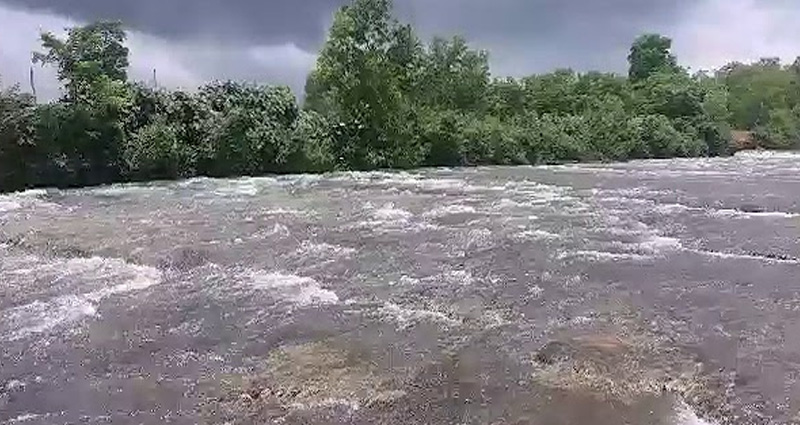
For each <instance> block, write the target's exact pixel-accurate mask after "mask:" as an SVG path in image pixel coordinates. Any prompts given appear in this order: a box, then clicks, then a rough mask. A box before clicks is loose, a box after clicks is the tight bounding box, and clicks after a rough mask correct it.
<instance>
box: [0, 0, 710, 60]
mask: <svg viewBox="0 0 800 425" xmlns="http://www.w3.org/2000/svg"><path fill="white" fill-rule="evenodd" d="M2 2H5V3H7V4H9V5H13V6H14V7H22V8H26V9H29V10H43V11H49V12H52V13H55V14H59V15H62V16H69V17H71V18H73V19H77V20H80V21H86V20H92V19H98V18H113V19H120V20H122V21H124V22H125V23H126V24H127V25H129V26H130V28H132V29H134V30H137V31H141V32H143V33H148V34H153V35H156V36H159V37H163V38H165V39H168V40H192V39H197V38H200V39H205V40H214V41H215V42H222V43H228V44H231V45H239V46H253V45H272V44H283V43H293V44H295V45H297V46H299V47H301V48H303V49H304V50H306V51H309V52H314V51H316V49H318V48H319V46H320V45H321V43H322V42H323V40H324V37H325V34H324V32H325V29H326V27H327V25H328V24H329V22H330V19H331V16H332V14H333V11H334V10H335V9H336V8H338V7H339V6H341V5H342V4H345V3H347V0H270V1H264V0H116V1H109V0H0V3H2ZM694 3H696V1H695V0H605V1H598V0H491V1H489V0H396V1H395V6H396V9H397V12H398V14H399V15H400V16H401V18H403V19H404V20H407V21H411V22H412V23H414V24H415V26H416V27H417V28H418V31H419V32H420V34H422V35H423V37H425V38H430V37H432V36H433V35H439V34H441V35H445V36H448V35H454V34H463V35H465V36H466V37H467V39H469V40H470V41H471V42H473V43H474V44H475V45H476V46H478V47H483V48H487V49H489V50H490V51H491V53H492V62H493V64H495V65H496V66H495V68H496V69H495V71H496V72H497V73H499V74H512V75H519V74H523V73H526V72H534V71H542V70H545V69H549V68H552V67H554V66H566V65H568V64H569V65H572V66H573V67H575V68H577V69H585V68H588V67H600V68H605V69H609V68H610V69H619V68H620V67H621V65H622V64H624V61H625V54H624V46H626V45H627V44H628V43H630V41H631V40H632V39H633V37H635V36H636V35H637V34H638V33H640V32H642V31H643V30H646V29H654V30H655V29H658V30H663V29H668V28H669V27H670V25H671V24H672V23H674V22H675V21H676V20H677V19H678V17H679V16H680V14H681V12H682V11H683V10H685V9H686V8H687V7H689V6H691V5H692V4H694ZM620 47H623V49H620ZM226 76H227V75H226Z"/></svg>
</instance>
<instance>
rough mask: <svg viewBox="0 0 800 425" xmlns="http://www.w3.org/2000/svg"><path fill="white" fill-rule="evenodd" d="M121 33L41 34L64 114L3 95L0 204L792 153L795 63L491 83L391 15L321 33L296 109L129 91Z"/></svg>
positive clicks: (652, 64)
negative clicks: (112, 187) (156, 188)
mask: <svg viewBox="0 0 800 425" xmlns="http://www.w3.org/2000/svg"><path fill="white" fill-rule="evenodd" d="M125 40H126V34H125V31H124V29H123V26H122V25H121V24H120V23H116V22H97V23H93V24H90V25H86V26H80V27H75V28H71V29H69V31H68V33H67V35H66V36H65V37H64V38H59V37H56V36H54V35H52V34H49V33H45V34H42V36H41V42H42V49H41V50H42V51H41V52H38V53H35V54H34V58H35V60H36V61H37V62H39V63H41V64H44V65H48V66H54V67H55V68H56V69H57V71H58V78H59V80H60V81H61V83H62V85H63V90H62V92H63V96H62V98H61V99H59V100H58V101H54V102H51V103H47V104H37V103H36V101H35V99H34V98H33V97H32V96H31V95H29V94H26V93H23V92H21V91H20V90H19V88H18V87H10V88H7V89H5V90H0V190H4V191H9V190H19V189H25V188H29V187H35V186H59V187H73V186H84V185H95V184H103V183H109V182H121V181H143V180H155V179H174V178H184V177H191V176H197V175H203V176H214V177H225V176H239V175H260V174H267V173H295V172H324V171H330V170H369V169H377V168H411V167H420V166H460V165H482V164H542V163H559V162H568V161H606V160H608V161H611V160H614V161H616V160H626V159H632V158H667V157H690V156H705V155H724V154H727V153H729V151H730V150H731V143H730V141H731V135H732V130H736V132H735V133H734V134H742V133H744V134H746V135H747V138H748V139H751V140H752V141H754V143H756V144H758V145H761V146H763V147H766V148H779V149H784V148H794V147H797V146H798V142H800V59H799V60H798V61H796V62H795V63H794V64H792V65H788V66H787V65H783V64H781V62H780V60H778V59H772V58H766V59H762V60H760V61H758V62H756V63H751V64H742V63H731V64H729V65H726V66H724V67H722V68H721V69H718V70H715V71H713V72H700V73H695V74H690V73H689V72H688V70H687V69H685V68H683V67H681V66H680V65H679V64H678V61H677V59H676V57H675V56H674V55H673V54H672V53H671V40H670V39H669V38H667V37H664V36H661V35H658V34H646V35H642V36H641V37H639V38H637V39H636V40H635V41H634V43H633V45H632V46H631V49H630V55H629V56H628V60H629V64H630V69H629V73H628V75H627V76H621V75H616V74H612V73H603V72H585V73H578V72H574V71H572V70H569V69H561V70H556V71H554V72H552V73H549V74H543V75H531V76H528V77H524V78H519V79H517V78H494V77H492V75H491V73H490V69H489V59H488V53H487V52H485V51H480V50H475V49H472V48H470V47H469V46H468V44H467V43H466V42H465V40H464V39H463V38H460V37H454V38H452V39H441V38H436V39H434V40H433V41H431V42H430V43H429V44H423V42H422V41H420V39H419V38H418V37H417V36H416V35H415V32H414V29H413V28H412V27H411V26H410V25H405V24H402V23H400V22H398V21H397V20H396V19H395V18H394V17H393V15H392V5H391V2H390V0H355V1H353V2H352V3H351V4H350V5H349V6H347V7H344V8H342V9H340V10H339V11H338V12H337V13H336V15H335V17H334V21H333V25H332V27H331V30H330V35H329V37H328V39H327V41H326V43H325V44H324V46H323V48H322V51H321V52H320V54H319V58H318V61H317V64H316V67H315V68H314V70H313V71H312V72H311V74H310V76H309V77H308V81H307V84H306V88H305V96H304V99H303V101H302V103H298V102H297V99H296V96H295V95H294V94H293V93H292V91H291V90H290V89H289V88H287V87H274V86H268V85H257V84H252V83H243V82H234V81H227V82H214V83H210V84H207V85H205V86H203V87H200V88H199V89H198V90H196V91H192V92H187V91H170V90H164V89H156V88H151V87H148V86H147V85H145V84H142V83H137V82H131V81H129V80H128V75H127V72H126V70H127V67H128V53H129V52H128V49H127V48H126V47H125Z"/></svg>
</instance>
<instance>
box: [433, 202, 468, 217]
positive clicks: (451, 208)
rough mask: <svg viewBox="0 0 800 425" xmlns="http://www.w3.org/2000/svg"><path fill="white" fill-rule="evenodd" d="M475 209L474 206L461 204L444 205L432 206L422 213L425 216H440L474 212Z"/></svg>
mask: <svg viewBox="0 0 800 425" xmlns="http://www.w3.org/2000/svg"><path fill="white" fill-rule="evenodd" d="M476 212H477V211H476V210H475V208H474V207H471V206H468V205H461V204H453V205H446V206H443V207H438V208H434V209H432V210H430V211H428V212H426V213H425V214H424V216H425V217H426V218H441V217H446V216H449V215H458V214H475V213H476Z"/></svg>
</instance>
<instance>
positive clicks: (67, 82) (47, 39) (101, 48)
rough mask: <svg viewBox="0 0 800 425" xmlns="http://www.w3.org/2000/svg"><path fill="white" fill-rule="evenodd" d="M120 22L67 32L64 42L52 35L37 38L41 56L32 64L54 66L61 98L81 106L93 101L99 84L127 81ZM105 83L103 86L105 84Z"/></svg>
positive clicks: (35, 56)
mask: <svg viewBox="0 0 800 425" xmlns="http://www.w3.org/2000/svg"><path fill="white" fill-rule="evenodd" d="M125 40H126V34H125V31H124V30H123V29H122V24H121V23H120V22H96V23H92V24H89V25H85V26H80V27H74V28H69V29H68V31H67V38H66V39H60V38H58V37H57V36H55V35H53V34H52V33H43V34H42V35H41V41H42V48H43V49H44V50H45V51H44V52H36V53H34V60H36V61H38V62H40V63H43V64H51V65H55V66H56V69H57V72H58V79H59V80H60V81H61V82H62V83H64V87H65V89H66V90H65V98H66V99H67V100H68V101H71V102H82V101H86V100H88V99H92V98H95V97H96V95H97V94H98V93H97V91H96V90H97V84H99V83H100V81H102V80H109V81H116V82H124V81H126V80H127V78H128V74H127V68H128V64H129V63H128V48H127V47H126V46H125ZM106 83H107V82H106Z"/></svg>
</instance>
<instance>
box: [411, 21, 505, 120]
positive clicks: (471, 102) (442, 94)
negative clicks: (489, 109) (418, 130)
mask: <svg viewBox="0 0 800 425" xmlns="http://www.w3.org/2000/svg"><path fill="white" fill-rule="evenodd" d="M421 84H422V90H421V97H422V102H423V103H424V104H425V105H427V106H431V107H434V108H437V109H452V110H459V111H471V112H483V111H485V109H486V106H487V96H488V90H489V86H490V74H489V56H488V54H487V53H486V52H485V51H480V50H472V49H470V48H469V46H468V45H467V42H466V40H464V39H463V38H461V37H453V38H452V39H451V40H445V39H442V38H435V39H434V40H433V41H432V42H431V44H430V46H429V47H428V51H427V54H426V55H425V68H424V71H423V72H422V82H421Z"/></svg>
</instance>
